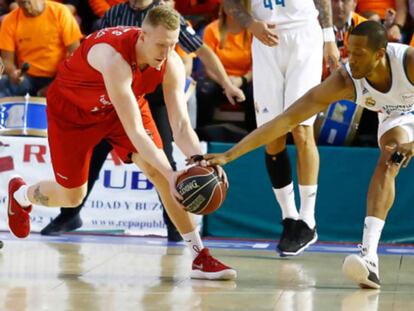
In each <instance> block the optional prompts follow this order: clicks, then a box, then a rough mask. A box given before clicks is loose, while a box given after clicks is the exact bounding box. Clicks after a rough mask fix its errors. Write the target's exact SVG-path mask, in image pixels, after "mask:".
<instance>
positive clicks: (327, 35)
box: [322, 27, 335, 42]
mask: <svg viewBox="0 0 414 311" xmlns="http://www.w3.org/2000/svg"><path fill="white" fill-rule="evenodd" d="M322 33H323V42H335V33H334V30H333V28H332V27H327V28H322Z"/></svg>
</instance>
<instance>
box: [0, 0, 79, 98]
mask: <svg viewBox="0 0 414 311" xmlns="http://www.w3.org/2000/svg"><path fill="white" fill-rule="evenodd" d="M17 4H18V5H19V8H17V9H15V10H13V11H12V12H11V13H9V14H8V15H7V16H6V17H5V18H4V20H3V22H2V25H1V30H0V49H1V56H2V58H3V60H4V64H5V73H6V75H7V76H6V77H4V78H3V79H2V80H1V81H0V97H4V96H17V95H25V94H26V93H29V94H30V95H38V93H39V91H44V89H45V87H46V86H47V85H49V83H50V82H51V81H52V80H53V78H54V76H55V74H56V71H57V67H58V65H59V63H60V62H61V61H62V60H63V59H65V57H66V56H67V55H68V54H71V53H72V52H73V51H74V50H75V49H76V48H77V47H78V46H79V42H80V39H81V37H82V34H81V31H80V29H79V26H78V24H77V23H76V20H75V18H74V17H73V15H72V14H71V13H70V11H69V10H68V8H66V7H65V6H64V5H62V4H60V3H56V2H51V1H45V0H18V1H17ZM24 63H28V64H29V68H28V71H27V74H24V72H22V70H21V68H22V65H23V64H24ZM39 95H43V94H39Z"/></svg>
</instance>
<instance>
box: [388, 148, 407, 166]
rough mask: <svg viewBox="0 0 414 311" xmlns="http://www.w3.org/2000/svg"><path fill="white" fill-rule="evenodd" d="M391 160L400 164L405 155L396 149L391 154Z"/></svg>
mask: <svg viewBox="0 0 414 311" xmlns="http://www.w3.org/2000/svg"><path fill="white" fill-rule="evenodd" d="M390 160H391V162H392V163H395V164H400V163H401V162H402V160H404V155H402V154H401V153H399V152H398V151H396V152H394V153H393V154H392V155H391V159H390Z"/></svg>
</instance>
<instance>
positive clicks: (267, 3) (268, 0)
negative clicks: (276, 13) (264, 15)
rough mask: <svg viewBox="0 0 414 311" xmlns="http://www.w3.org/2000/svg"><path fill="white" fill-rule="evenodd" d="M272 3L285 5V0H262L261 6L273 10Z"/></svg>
mask: <svg viewBox="0 0 414 311" xmlns="http://www.w3.org/2000/svg"><path fill="white" fill-rule="evenodd" d="M273 5H274V6H277V5H280V6H285V0H263V6H264V7H265V8H266V9H269V10H273Z"/></svg>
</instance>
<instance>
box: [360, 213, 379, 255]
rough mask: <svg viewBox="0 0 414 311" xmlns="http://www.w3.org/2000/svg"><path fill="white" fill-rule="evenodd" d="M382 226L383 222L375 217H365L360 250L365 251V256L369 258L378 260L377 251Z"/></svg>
mask: <svg viewBox="0 0 414 311" xmlns="http://www.w3.org/2000/svg"><path fill="white" fill-rule="evenodd" d="M384 224H385V221H384V220H382V219H379V218H377V217H374V216H367V217H365V221H364V233H363V236H362V248H363V249H364V250H365V251H366V256H368V257H369V258H372V259H375V260H378V255H377V249H378V243H379V240H380V238H381V232H382V228H384Z"/></svg>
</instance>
